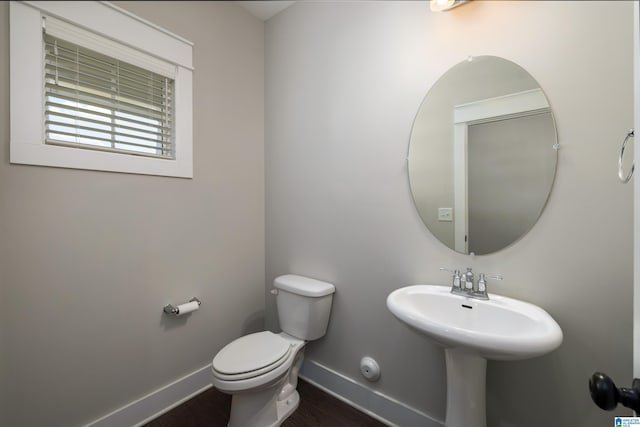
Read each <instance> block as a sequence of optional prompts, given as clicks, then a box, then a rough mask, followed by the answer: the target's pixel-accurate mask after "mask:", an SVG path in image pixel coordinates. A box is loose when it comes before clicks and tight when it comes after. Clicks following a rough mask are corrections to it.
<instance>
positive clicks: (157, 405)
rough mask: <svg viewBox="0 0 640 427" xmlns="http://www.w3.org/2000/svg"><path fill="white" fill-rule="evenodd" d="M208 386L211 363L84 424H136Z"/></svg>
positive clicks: (99, 426) (97, 426)
mask: <svg viewBox="0 0 640 427" xmlns="http://www.w3.org/2000/svg"><path fill="white" fill-rule="evenodd" d="M211 387H212V384H211V365H207V366H203V367H202V368H200V369H197V370H195V371H193V372H191V373H190V374H187V375H185V376H184V377H182V378H178V379H177V380H175V381H174V382H172V383H170V384H167V385H166V386H164V387H161V388H159V389H158V390H155V391H153V392H151V393H149V394H147V395H146V396H143V397H141V398H140V399H137V400H134V401H133V402H131V403H128V404H127V405H125V406H123V407H122V408H119V409H116V410H115V411H113V412H111V413H109V414H107V415H105V416H103V417H100V418H98V419H97V420H95V421H92V422H90V423H89V424H87V425H86V426H85V427H124V426H133V427H138V426H141V425H144V424H145V423H148V422H149V421H151V420H153V419H154V418H157V417H159V416H160V415H162V414H164V413H165V412H167V411H169V410H171V409H173V408H175V407H176V406H178V405H180V404H181V403H183V402H186V401H187V400H189V399H191V398H192V397H194V396H196V395H198V394H200V393H202V392H203V391H205V390H207V389H209V388H211Z"/></svg>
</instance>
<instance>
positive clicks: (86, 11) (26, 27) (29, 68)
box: [10, 1, 193, 178]
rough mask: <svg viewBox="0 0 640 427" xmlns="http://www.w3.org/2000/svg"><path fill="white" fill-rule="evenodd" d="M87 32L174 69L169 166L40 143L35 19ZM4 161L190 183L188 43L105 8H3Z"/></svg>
mask: <svg viewBox="0 0 640 427" xmlns="http://www.w3.org/2000/svg"><path fill="white" fill-rule="evenodd" d="M43 15H49V16H53V17H56V18H58V19H62V20H65V21H68V22H70V23H71V24H74V25H77V26H79V27H83V28H85V29H89V30H90V31H92V32H95V33H96V34H99V35H102V36H104V37H107V38H110V39H113V40H114V41H116V42H119V43H122V44H125V45H127V46H129V47H131V48H134V49H138V50H140V51H142V52H145V53H147V54H150V55H153V56H156V57H158V58H160V59H163V60H165V61H168V62H171V63H173V64H175V65H176V74H175V92H176V99H175V115H176V117H175V123H176V129H175V147H176V149H175V156H176V158H175V160H169V159H157V158H150V157H143V156H136V155H128V154H122V153H110V152H103V151H95V150H87V149H78V148H71V147H63V146H56V145H47V144H45V143H44V91H43V72H42V69H43V63H42V61H43V48H42V16H43ZM10 23H11V25H10V80H11V82H10V116H11V117H10V123H11V141H10V161H11V163H17V164H28V165H40V166H53V167H63V168H73V169H88V170H101V171H111V172H124V173H136V174H145V175H161V176H173V177H181V178H193V118H192V117H193V111H192V110H193V106H192V105H193V102H192V97H193V94H192V88H193V66H192V55H193V44H192V43H191V42H189V41H186V40H185V39H183V38H181V37H178V36H176V35H174V34H171V33H169V32H168V31H166V30H163V29H161V28H159V27H157V26H156V25H154V24H151V23H149V22H147V21H145V20H143V19H141V18H138V17H136V16H134V15H132V14H131V13H129V12H126V11H124V10H122V9H120V8H118V7H116V6H114V5H112V4H110V3H108V2H93V1H81V2H49V1H31V2H16V1H12V2H10Z"/></svg>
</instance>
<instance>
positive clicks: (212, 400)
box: [144, 380, 385, 427]
mask: <svg viewBox="0 0 640 427" xmlns="http://www.w3.org/2000/svg"><path fill="white" fill-rule="evenodd" d="M298 393H300V406H298V409H297V410H296V411H295V412H294V413H293V414H292V415H291V416H290V417H289V418H287V420H286V421H285V422H284V423H283V424H282V427H384V426H385V424H383V423H381V422H379V421H377V420H374V419H373V418H371V417H369V416H368V415H366V414H363V413H362V412H360V411H358V410H356V409H354V408H352V407H351V406H349V405H347V404H346V403H344V402H342V401H340V400H338V399H336V398H335V397H333V396H331V395H329V394H327V393H325V392H323V391H322V390H320V389H319V388H317V387H314V386H313V385H311V384H309V383H307V382H306V381H304V380H300V381H299V382H298ZM230 406H231V396H229V395H226V394H224V393H221V392H219V391H218V390H216V389H215V388H211V389H209V390H207V391H205V392H204V393H201V394H199V395H198V396H196V397H194V398H193V399H191V400H189V401H187V402H185V403H183V404H182V405H180V406H178V407H176V408H174V409H172V410H171V411H169V412H167V413H166V414H164V415H162V416H160V417H158V418H156V419H155V420H153V421H151V422H150V423H148V424H145V426H144V427H226V426H227V422H228V421H229V407H230Z"/></svg>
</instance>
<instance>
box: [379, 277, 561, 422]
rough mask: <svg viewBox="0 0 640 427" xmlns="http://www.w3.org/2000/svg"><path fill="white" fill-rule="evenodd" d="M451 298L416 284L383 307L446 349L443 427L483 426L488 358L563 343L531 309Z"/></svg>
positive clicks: (551, 323) (500, 300)
mask: <svg viewBox="0 0 640 427" xmlns="http://www.w3.org/2000/svg"><path fill="white" fill-rule="evenodd" d="M489 298H490V299H489V300H479V299H474V298H469V297H466V296H461V295H454V294H452V293H451V292H450V288H449V287H445V286H433V285H415V286H407V287H404V288H400V289H397V290H395V291H393V292H392V293H391V294H389V296H388V297H387V307H388V308H389V310H390V311H391V313H393V314H394V316H396V317H397V318H398V319H400V320H401V321H403V322H405V323H406V324H407V325H409V326H411V327H412V328H415V329H417V330H418V331H420V332H422V333H424V334H425V335H427V336H428V337H429V338H431V339H433V340H434V341H436V342H438V343H439V344H441V345H442V346H444V348H445V360H446V366H447V413H446V427H486V412H485V411H486V409H485V406H486V405H485V393H486V391H485V384H486V366H487V359H493V360H519V359H528V358H532V357H536V356H541V355H543V354H546V353H548V352H550V351H553V350H555V349H556V348H558V346H560V344H561V343H562V330H561V329H560V326H558V324H557V323H556V321H555V320H554V319H553V318H552V317H551V316H550V315H549V314H548V313H547V312H546V311H544V310H543V309H541V308H540V307H538V306H535V305H533V304H529V303H526V302H523V301H519V300H516V299H513V298H507V297H503V296H500V295H495V294H489Z"/></svg>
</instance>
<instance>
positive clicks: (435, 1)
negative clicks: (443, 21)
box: [431, 0, 471, 12]
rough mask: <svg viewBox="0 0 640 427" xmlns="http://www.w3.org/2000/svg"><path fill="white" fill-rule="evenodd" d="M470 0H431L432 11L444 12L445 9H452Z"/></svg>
mask: <svg viewBox="0 0 640 427" xmlns="http://www.w3.org/2000/svg"><path fill="white" fill-rule="evenodd" d="M469 1H471V0H431V11H432V12H444V11H445V10H451V9H453V8H454V7H458V6H460V5H462V4H465V3H468V2H469Z"/></svg>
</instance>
